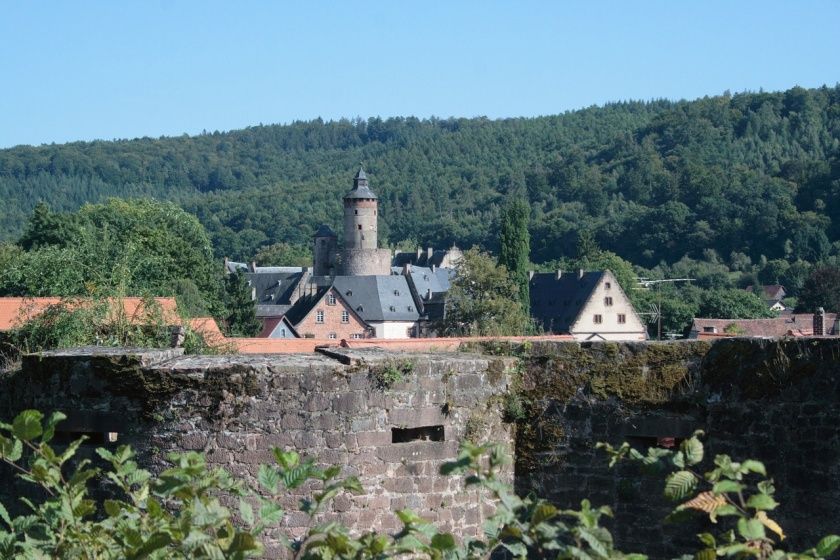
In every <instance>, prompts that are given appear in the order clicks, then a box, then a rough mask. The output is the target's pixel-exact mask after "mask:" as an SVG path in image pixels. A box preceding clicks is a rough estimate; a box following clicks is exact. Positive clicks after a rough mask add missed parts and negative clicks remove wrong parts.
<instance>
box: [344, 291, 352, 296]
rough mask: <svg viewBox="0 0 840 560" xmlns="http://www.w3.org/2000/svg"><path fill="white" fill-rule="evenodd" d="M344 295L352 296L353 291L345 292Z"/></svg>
mask: <svg viewBox="0 0 840 560" xmlns="http://www.w3.org/2000/svg"><path fill="white" fill-rule="evenodd" d="M344 295H345V296H352V295H353V290H347V291H346V292H344Z"/></svg>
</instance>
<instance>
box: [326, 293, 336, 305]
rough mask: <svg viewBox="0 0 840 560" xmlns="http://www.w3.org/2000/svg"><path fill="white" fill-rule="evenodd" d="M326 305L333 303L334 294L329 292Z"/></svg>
mask: <svg viewBox="0 0 840 560" xmlns="http://www.w3.org/2000/svg"><path fill="white" fill-rule="evenodd" d="M327 305H335V295H333V294H330V295H328V296H327Z"/></svg>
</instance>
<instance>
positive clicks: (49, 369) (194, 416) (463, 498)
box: [0, 348, 512, 557]
mask: <svg viewBox="0 0 840 560" xmlns="http://www.w3.org/2000/svg"><path fill="white" fill-rule="evenodd" d="M342 362H344V363H342ZM509 362H510V360H506V359H499V358H492V357H490V358H488V357H481V356H475V355H468V354H450V355H446V354H443V355H437V356H435V355H411V354H403V355H399V356H390V355H385V354H384V353H381V352H376V351H371V350H367V351H355V352H354V351H349V352H344V353H338V354H334V355H333V357H327V356H323V355H317V354H310V355H292V356H267V355H262V356H260V355H255V356H242V355H238V356H219V357H177V356H174V353H173V352H172V351H148V350H137V351H125V350H107V349H90V348H88V349H80V350H71V351H62V352H50V353H45V354H43V355H41V356H30V357H27V358H26V359H25V361H24V364H23V372H22V373H19V374H18V375H17V376H15V377H14V378H12V379H11V380H7V381H6V382H5V386H6V389H7V390H6V391H4V393H3V394H4V395H5V399H4V400H5V402H3V401H0V417H3V418H8V417H9V416H11V414H13V413H14V411H15V410H18V409H23V408H38V409H40V410H44V411H47V410H52V409H54V408H56V407H59V408H61V409H63V410H64V411H66V412H67V413H68V415H69V417H70V418H69V419H68V421H67V423H66V424H67V425H66V426H65V427H64V428H60V429H64V430H69V431H72V432H73V433H74V435H76V434H78V433H82V432H87V433H91V434H94V435H95V434H101V433H107V432H116V433H118V434H119V435H118V442H117V443H116V444H112V445H119V444H121V443H130V444H131V445H132V446H133V447H134V448H135V449H137V450H138V451H139V454H140V462H141V464H143V465H144V466H146V467H147V468H151V469H152V470H159V469H162V468H164V466H165V460H164V458H165V457H166V455H167V453H169V452H171V451H183V450H196V451H201V452H204V453H205V454H206V456H207V458H208V461H209V463H211V464H212V465H218V466H222V467H225V468H226V469H228V470H229V471H230V472H231V473H232V474H233V475H234V476H236V477H239V478H240V479H243V480H245V481H246V482H247V483H249V484H250V485H251V486H252V487H254V488H256V487H257V484H256V475H257V472H258V469H259V466H260V465H261V464H263V463H272V462H273V457H272V454H271V449H272V448H273V447H279V448H281V449H294V450H297V451H298V452H300V453H301V454H302V455H304V456H308V457H315V458H316V459H317V461H318V462H319V463H321V464H323V465H325V466H326V465H333V464H337V465H341V466H342V471H343V474H344V475H357V476H358V477H359V478H360V480H361V483H362V485H363V487H364V488H365V491H366V492H365V493H364V494H363V495H360V496H340V497H339V498H337V499H336V500H335V501H334V503H333V509H332V511H329V512H327V513H326V514H325V516H324V518H325V519H336V520H338V521H340V522H342V523H344V524H346V525H348V526H349V527H350V528H351V529H355V530H360V531H361V530H371V529H376V530H386V531H388V530H392V529H396V528H397V520H396V517H395V515H394V512H396V511H397V510H399V509H403V508H411V509H413V510H415V511H417V512H418V513H420V514H421V515H423V516H424V517H426V518H428V519H431V520H433V521H435V522H436V523H438V524H439V525H440V526H441V527H444V528H447V529H449V530H452V531H454V532H455V533H456V534H459V535H473V534H477V533H478V532H479V531H480V525H481V523H482V521H483V519H484V518H485V516H486V514H487V513H489V512H490V511H492V503H490V502H489V501H488V500H487V498H486V497H485V496H483V495H480V494H479V493H477V492H475V491H470V492H466V491H465V490H464V488H463V484H462V481H461V480H459V479H457V478H453V477H442V476H440V475H439V474H438V472H439V468H440V466H441V464H443V463H444V462H445V461H449V460H453V459H455V458H456V456H457V452H458V447H459V441H460V440H461V439H462V438H463V437H464V434H465V432H466V430H467V429H468V428H469V429H470V430H472V431H473V432H476V431H477V430H476V425H477V423H476V422H475V421H470V419H471V418H473V417H474V415H475V414H480V415H481V419H482V423H481V425H480V430H478V431H479V432H481V433H473V434H471V435H472V436H478V437H484V438H487V437H489V435H490V434H491V433H492V435H493V438H494V439H495V440H497V441H500V442H502V443H507V444H508V445H509V446H511V442H512V440H511V432H510V429H509V427H507V426H506V425H503V424H502V422H501V417H500V408H499V406H498V399H495V400H494V396H495V395H498V394H500V393H502V392H504V391H505V390H506V375H505V370H506V367H507V364H508V363H509ZM406 364H410V365H408V366H407V365H406ZM392 367H403V368H406V369H410V370H411V371H410V373H408V374H406V375H405V378H404V380H403V381H401V382H397V383H394V384H393V386H391V387H390V388H385V389H383V388H381V387H379V386H378V382H377V379H378V377H379V376H380V374H381V373H382V372H384V371H385V370H387V369H389V368H392ZM494 403H495V404H494ZM424 426H443V430H444V441H429V440H422V439H421V440H418V441H412V442H406V443H392V429H393V428H398V429H405V428H417V427H424ZM100 444H101V443H100ZM91 447H92V446H91ZM88 451H90V450H88ZM90 454H91V455H92V453H90ZM8 474H9V473H6V472H3V473H0V475H8ZM509 475H510V476H511V478H512V469H511V470H510V473H509ZM4 478H5V479H6V480H7V481H8V478H10V477H4ZM0 480H2V479H0ZM18 491H19V488H15V487H10V486H9V485H8V483H7V482H4V483H2V484H0V501H3V502H4V503H6V504H11V503H12V502H13V501H14V500H11V499H10V498H11V496H10V494H14V493H15V492H18ZM4 493H5V494H6V495H5V496H4V495H3V494H4ZM305 493H306V490H305V489H304V490H301V491H300V493H299V494H295V495H290V496H287V497H285V498H284V501H283V504H282V505H283V506H284V507H285V508H287V511H289V512H290V514H289V515H287V518H286V520H285V521H284V523H283V526H282V527H281V528H279V529H277V530H275V532H274V533H271V534H269V535H268V539H269V543H268V544H269V550H268V551H267V554H268V556H269V557H276V555H278V554H280V552H279V548H278V546H277V542H278V541H277V538H278V537H279V532H280V531H282V532H283V533H284V534H287V535H289V534H290V535H299V534H301V533H303V532H304V531H305V528H306V525H307V524H306V521H307V518H306V516H305V515H304V514H302V513H300V512H299V511H297V500H298V498H300V497H301V495H303V494H305Z"/></svg>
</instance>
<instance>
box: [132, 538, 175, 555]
mask: <svg viewBox="0 0 840 560" xmlns="http://www.w3.org/2000/svg"><path fill="white" fill-rule="evenodd" d="M171 542H172V539H171V538H170V536H169V535H167V534H166V533H155V534H154V535H152V536H151V537H149V539H148V540H147V541H146V542H144V543H143V546H141V547H140V548H139V549H138V550H137V551H136V552H135V553H134V557H135V558H146V557H148V556H150V555H151V554H152V553H153V552H155V551H157V550H160V549H161V548H164V547H166V546H169V544H170V543H171Z"/></svg>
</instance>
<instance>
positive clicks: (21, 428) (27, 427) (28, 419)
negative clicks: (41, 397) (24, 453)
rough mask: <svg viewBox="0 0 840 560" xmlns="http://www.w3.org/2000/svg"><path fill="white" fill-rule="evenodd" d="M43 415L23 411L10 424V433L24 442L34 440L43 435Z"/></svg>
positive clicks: (35, 411) (33, 411)
mask: <svg viewBox="0 0 840 560" xmlns="http://www.w3.org/2000/svg"><path fill="white" fill-rule="evenodd" d="M43 418H44V415H43V414H41V413H40V412H39V411H37V410H24V411H23V412H21V413H20V414H18V415H17V416H16V417H15V419H14V421H13V422H12V433H13V434H14V435H15V437H17V438H20V439H22V440H24V441H29V440H32V439H35V438H36V437H38V436H40V435H41V434H42V433H44V430H43V428H42V427H41V420H42V419H43Z"/></svg>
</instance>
